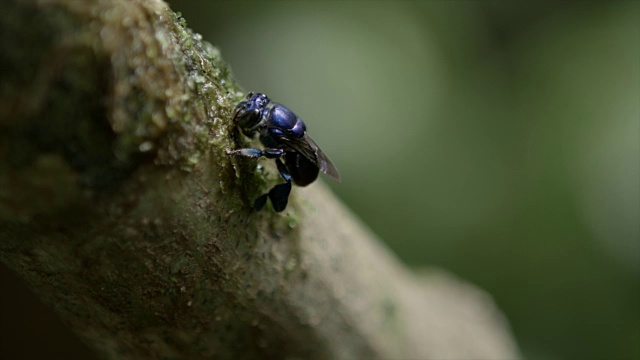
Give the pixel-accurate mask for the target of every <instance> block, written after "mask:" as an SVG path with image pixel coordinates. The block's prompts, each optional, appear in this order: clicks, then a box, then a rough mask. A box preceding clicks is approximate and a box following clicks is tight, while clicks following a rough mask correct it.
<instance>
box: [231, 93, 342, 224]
mask: <svg viewBox="0 0 640 360" xmlns="http://www.w3.org/2000/svg"><path fill="white" fill-rule="evenodd" d="M233 121H234V123H235V124H236V126H238V127H239V129H240V130H241V131H242V133H243V134H244V135H245V136H247V137H250V138H255V136H256V135H258V136H259V139H260V142H261V143H262V145H264V147H265V148H264V149H263V150H260V149H256V148H244V149H237V150H233V151H228V152H227V153H228V154H230V155H238V156H245V157H250V158H260V157H265V158H267V159H274V160H275V162H276V166H277V167H278V172H279V173H280V176H281V177H282V179H284V181H285V182H284V183H281V184H277V185H275V186H274V187H273V188H272V189H271V190H270V191H269V192H268V193H266V194H264V195H261V196H260V197H258V198H257V199H256V201H255V203H254V205H253V207H254V209H255V210H256V211H259V210H260V209H262V208H263V207H264V206H265V204H266V203H267V199H270V200H271V204H272V205H273V209H274V210H275V211H276V212H281V211H283V210H284V209H285V208H286V207H287V203H288V202H289V194H290V193H291V183H292V182H293V183H295V184H296V185H298V186H307V185H309V184H311V183H312V182H314V181H315V180H316V179H317V178H318V173H319V172H320V171H322V172H323V173H325V174H327V175H328V176H329V177H331V178H332V179H334V180H335V181H338V182H340V174H339V173H338V170H337V169H336V167H335V166H334V165H333V163H332V162H331V160H329V158H328V157H327V155H325V154H324V152H322V150H320V148H319V147H318V145H316V143H315V141H313V139H311V137H310V136H309V135H308V134H307V127H306V125H305V124H304V122H302V120H301V119H300V118H299V117H298V116H297V115H296V114H294V113H293V111H291V110H290V109H289V108H287V107H286V106H284V105H281V104H277V103H272V102H271V101H270V100H269V98H268V97H267V96H266V95H265V94H259V93H253V92H251V93H249V94H248V95H247V96H246V98H245V100H243V101H241V102H240V103H239V104H238V105H237V106H236V108H235V110H234V112H233ZM283 160H284V161H283Z"/></svg>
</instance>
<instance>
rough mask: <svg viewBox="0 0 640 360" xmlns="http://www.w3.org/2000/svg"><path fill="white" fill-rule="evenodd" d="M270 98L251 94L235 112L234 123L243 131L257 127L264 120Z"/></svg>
mask: <svg viewBox="0 0 640 360" xmlns="http://www.w3.org/2000/svg"><path fill="white" fill-rule="evenodd" d="M268 103H269V98H268V97H267V95H265V94H256V93H252V92H250V93H249V94H247V97H246V98H245V100H244V101H241V102H240V103H239V104H238V105H237V106H236V108H235V110H234V111H233V121H234V122H235V123H236V124H237V125H238V126H239V127H240V129H242V130H248V129H250V128H252V127H254V126H256V125H257V124H258V123H259V122H260V119H261V118H262V112H263V111H264V110H265V108H266V106H267V104H268Z"/></svg>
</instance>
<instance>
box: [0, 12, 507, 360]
mask: <svg viewBox="0 0 640 360" xmlns="http://www.w3.org/2000/svg"><path fill="white" fill-rule="evenodd" d="M4 8H5V9H4V10H5V11H4V13H3V14H1V15H0V29H1V32H0V34H1V35H0V36H1V41H2V44H3V54H2V58H1V59H0V61H1V62H0V68H1V69H2V73H3V75H2V87H1V88H0V128H1V129H2V132H0V260H1V261H2V262H4V263H6V264H7V265H8V266H9V267H11V268H12V269H14V270H15V271H16V272H17V273H18V274H20V276H21V277H22V278H23V279H24V280H25V281H26V282H27V283H28V284H29V285H30V286H31V288H32V289H33V291H34V292H35V293H36V294H38V295H39V296H40V297H41V298H42V299H43V300H44V301H45V302H46V303H47V304H49V305H50V306H52V307H53V308H54V309H55V311H56V312H57V313H58V314H59V315H60V316H61V317H62V319H63V320H64V321H65V322H66V323H67V324H68V325H69V326H70V327H71V328H72V329H73V330H74V331H75V332H76V333H77V334H79V336H81V337H82V338H83V340H84V341H85V342H86V343H88V344H89V345H90V346H91V347H93V348H94V349H96V351H97V352H98V353H99V354H101V355H102V356H104V357H107V358H118V359H124V358H160V357H163V358H168V357H175V358H189V359H193V358H205V357H215V358H257V357H261V358H284V357H296V356H297V357H302V358H317V359H324V358H422V359H428V358H434V359H435V358H437V359H443V358H458V359H459V358H491V359H497V358H505V359H506V358H508V359H512V358H516V357H517V356H518V354H517V350H516V347H515V345H514V343H513V341H512V340H511V337H510V335H509V333H508V330H507V326H506V325H505V322H504V321H503V319H502V317H501V315H500V314H499V313H498V312H497V310H496V309H495V307H494V305H493V304H492V301H491V300H490V298H489V297H488V296H486V295H485V294H484V293H482V292H480V291H479V290H476V289H474V288H472V287H471V286H469V285H465V284H462V283H461V282H459V281H458V280H455V279H453V278H451V277H450V276H447V275H445V274H441V273H431V274H429V275H425V276H423V277H422V278H417V277H416V276H415V275H413V274H411V273H409V272H408V271H407V270H405V269H404V268H403V267H402V266H401V265H400V264H399V263H398V262H397V260H396V259H395V258H394V257H393V256H392V255H390V253H389V252H388V250H387V249H385V248H384V247H383V246H382V245H381V244H380V243H379V241H378V240H377V239H376V238H375V236H374V235H372V234H371V233H370V232H368V231H367V230H366V228H365V227H364V226H363V225H362V224H360V223H359V222H358V220H356V219H355V218H354V217H353V216H352V215H351V214H350V213H349V212H348V211H347V210H346V209H345V208H344V207H343V206H342V205H340V203H339V202H338V201H337V200H336V199H335V198H334V197H333V195H332V194H331V193H330V192H329V191H328V190H327V189H326V188H325V187H324V185H322V184H321V183H319V184H315V185H313V186H311V187H309V189H308V190H307V189H304V190H302V189H299V190H298V191H295V192H294V194H293V195H292V202H291V204H290V205H289V210H288V212H287V213H286V214H285V215H280V214H275V213H273V212H271V211H268V210H267V211H262V212H260V213H257V214H253V215H252V214H251V213H250V211H249V209H250V204H251V200H252V199H255V197H256V196H257V195H259V194H260V193H262V192H264V191H265V189H266V184H267V183H268V182H270V181H274V180H275V175H269V173H268V172H267V173H258V172H256V171H255V169H256V162H255V161H253V160H246V159H236V158H231V157H229V156H227V155H226V153H225V150H227V149H233V148H237V147H238V146H239V145H241V144H239V143H238V142H239V141H244V140H243V139H242V138H241V137H239V136H236V135H237V130H236V129H235V128H234V126H233V124H232V123H231V120H230V112H231V110H232V109H233V106H234V105H235V104H236V103H237V102H238V101H239V99H240V98H241V97H242V93H241V92H240V91H239V89H238V87H237V85H236V84H235V82H234V80H233V78H232V77H231V75H230V72H229V70H228V67H227V65H226V64H225V63H224V62H223V61H222V60H221V58H220V54H219V52H218V50H217V49H215V48H214V47H212V46H211V45H210V44H208V43H206V42H203V41H201V38H200V36H199V35H197V34H194V33H192V32H191V31H190V30H189V29H188V28H187V27H186V25H185V22H184V20H183V19H181V18H180V17H179V16H177V15H176V14H174V13H173V12H172V11H171V10H170V9H169V8H168V7H167V5H166V4H165V3H163V2H161V1H159V0H153V1H152V0H150V1H143V0H132V1H100V0H94V1H73V0H49V1H45V0H43V1H35V0H32V1H26V0H25V1H18V0H11V1H10V2H9V4H6V5H5V6H4ZM5 296H7V295H5Z"/></svg>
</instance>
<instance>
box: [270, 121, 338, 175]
mask: <svg viewBox="0 0 640 360" xmlns="http://www.w3.org/2000/svg"><path fill="white" fill-rule="evenodd" d="M281 140H282V142H284V143H285V144H287V146H289V147H291V148H292V149H293V150H295V151H297V152H299V153H300V154H302V155H303V156H304V157H306V158H307V159H309V160H310V161H312V162H313V163H315V164H316V165H317V166H318V169H320V171H322V172H323V173H325V174H327V175H329V176H330V177H331V178H332V179H334V180H335V181H338V182H340V173H338V169H336V167H335V166H334V165H333V163H332V162H331V160H329V158H328V157H327V155H325V153H324V152H322V150H320V148H319V147H318V145H317V144H316V142H315V141H313V139H312V138H311V137H310V136H309V135H307V133H305V134H304V137H302V138H300V139H296V138H288V137H284V138H282V139H281Z"/></svg>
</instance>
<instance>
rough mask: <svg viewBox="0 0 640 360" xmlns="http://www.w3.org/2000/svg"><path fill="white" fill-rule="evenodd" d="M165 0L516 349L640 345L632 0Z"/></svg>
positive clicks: (637, 62)
mask: <svg viewBox="0 0 640 360" xmlns="http://www.w3.org/2000/svg"><path fill="white" fill-rule="evenodd" d="M170 3H171V6H172V8H173V9H174V10H176V11H181V12H182V14H183V15H184V17H185V18H186V20H187V23H188V25H189V26H190V27H192V28H193V29H194V30H195V31H196V32H199V33H201V34H202V35H203V36H204V38H205V39H207V40H208V41H210V42H211V43H212V44H214V45H215V46H218V47H219V48H220V49H221V51H222V54H223V56H224V58H225V59H226V60H227V61H228V62H229V63H230V64H231V66H232V68H233V71H234V74H235V76H236V78H237V80H238V81H239V83H240V84H241V86H243V87H244V89H245V90H247V91H259V92H264V93H266V94H268V95H269V96H270V97H271V98H272V99H273V100H274V101H276V102H281V103H283V104H285V105H287V106H289V107H290V108H292V109H293V110H294V111H295V112H296V113H297V114H298V115H299V116H300V117H301V118H302V119H304V120H305V122H306V124H307V128H308V129H309V131H310V133H311V135H312V136H313V137H314V139H315V140H316V142H318V144H320V146H321V147H322V148H323V150H325V152H326V153H327V154H328V155H329V156H330V157H331V159H332V160H333V161H334V163H335V164H336V166H337V167H338V168H339V170H340V172H341V174H342V176H343V182H342V184H331V185H332V187H333V189H334V190H335V192H336V193H337V194H338V195H339V196H340V197H341V198H342V199H343V200H344V201H345V203H346V204H347V205H348V206H349V207H350V208H352V209H353V211H354V212H355V213H356V214H358V215H359V216H360V217H361V218H362V219H363V220H364V221H365V222H366V223H367V224H369V226H370V227H371V228H372V229H373V230H374V231H375V232H376V233H377V234H379V235H380V237H381V238H382V239H383V240H384V241H385V242H386V243H387V244H388V246H389V247H390V248H391V249H392V250H393V251H394V252H395V253H397V254H398V256H399V257H400V258H401V259H402V260H403V261H404V262H406V263H407V264H409V265H410V266H413V267H416V268H420V267H430V266H437V267H441V268H444V269H446V270H448V271H450V272H452V273H455V274H457V275H458V276H460V277H462V278H463V279H466V280H468V281H470V282H473V283H475V284H477V285H479V286H480V287H482V288H483V289H485V290H487V291H488V292H489V293H490V294H491V295H492V296H493V297H494V299H495V301H496V302H497V304H498V306H499V307H500V308H501V309H502V310H503V311H504V312H505V313H506V315H507V317H508V319H509V321H510V324H511V326H512V329H513V332H514V334H515V336H516V338H517V341H518V343H519V345H520V347H521V350H522V352H523V354H524V355H525V357H526V358H529V359H605V358H606V359H640V227H639V226H640V225H639V220H640V2H635V1H609V2H605V1H582V2H579V1H564V2H525V1H518V2H506V1H497V2H492V1H429V2H381V1H378V2H320V1H318V2H238V1H235V2H205V1H197V0H183V1H171V2H170ZM327 182H329V181H327ZM296 191H304V190H300V189H298V190H296Z"/></svg>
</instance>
